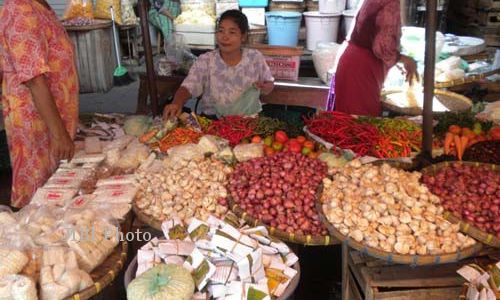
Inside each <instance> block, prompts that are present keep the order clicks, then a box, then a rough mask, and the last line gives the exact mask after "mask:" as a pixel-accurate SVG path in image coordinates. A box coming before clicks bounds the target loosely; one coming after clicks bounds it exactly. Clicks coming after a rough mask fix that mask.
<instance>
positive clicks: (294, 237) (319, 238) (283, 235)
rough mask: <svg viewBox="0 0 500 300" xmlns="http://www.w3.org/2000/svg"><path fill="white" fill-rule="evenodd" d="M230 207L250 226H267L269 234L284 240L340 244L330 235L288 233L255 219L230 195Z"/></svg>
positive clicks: (311, 243)
mask: <svg viewBox="0 0 500 300" xmlns="http://www.w3.org/2000/svg"><path fill="white" fill-rule="evenodd" d="M228 200H229V201H228V203H229V209H230V210H231V211H232V212H234V213H235V214H236V215H237V216H238V217H239V218H241V219H243V220H244V221H245V222H246V223H247V224H248V225H250V226H265V227H266V228H267V230H269V234H270V235H271V236H273V237H275V238H278V239H280V240H282V241H283V242H289V243H294V244H301V245H307V246H328V245H334V244H338V241H337V240H335V239H333V238H332V237H331V236H328V235H315V236H313V235H302V234H293V233H288V232H285V231H283V230H279V229H278V228H276V227H272V226H269V225H267V224H265V223H264V222H262V221H261V220H258V219H255V218H253V217H252V216H250V215H249V214H248V213H246V212H245V211H244V210H243V209H242V208H241V207H240V206H239V205H238V204H236V203H235V202H234V200H233V199H232V198H231V197H228Z"/></svg>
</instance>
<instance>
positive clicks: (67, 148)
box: [50, 129, 75, 161]
mask: <svg viewBox="0 0 500 300" xmlns="http://www.w3.org/2000/svg"><path fill="white" fill-rule="evenodd" d="M50 151H51V152H52V155H53V157H54V158H55V159H56V161H60V160H62V159H67V160H68V161H69V160H71V159H72V158H73V155H74V154H75V143H73V141H72V140H71V138H70V136H69V134H68V132H67V131H66V129H63V130H62V132H61V133H60V134H58V135H51V139H50Z"/></svg>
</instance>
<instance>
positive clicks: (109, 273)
mask: <svg viewBox="0 0 500 300" xmlns="http://www.w3.org/2000/svg"><path fill="white" fill-rule="evenodd" d="M127 250H128V244H127V242H126V241H123V242H121V243H120V244H119V245H118V246H116V248H115V249H114V250H113V253H111V254H110V255H109V256H108V258H106V260H105V261H104V262H103V263H102V264H101V265H100V266H99V267H97V268H96V269H95V270H94V271H92V273H91V274H90V276H91V277H92V279H93V280H94V284H93V285H92V286H90V287H88V288H86V289H85V290H83V291H81V292H79V293H77V294H74V295H72V296H71V297H68V298H66V300H69V299H73V300H85V299H90V298H92V297H93V296H95V295H97V294H99V293H100V292H101V291H102V290H103V289H104V288H105V287H107V286H108V285H110V284H111V283H112V282H113V281H114V280H115V278H116V276H117V275H118V274H119V273H120V271H121V270H122V269H123V266H124V264H125V263H126V261H127Z"/></svg>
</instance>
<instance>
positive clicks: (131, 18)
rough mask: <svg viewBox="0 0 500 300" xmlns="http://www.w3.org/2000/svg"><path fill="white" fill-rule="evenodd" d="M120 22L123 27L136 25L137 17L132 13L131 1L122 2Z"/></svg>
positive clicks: (132, 5) (123, 0) (124, 0)
mask: <svg viewBox="0 0 500 300" xmlns="http://www.w3.org/2000/svg"><path fill="white" fill-rule="evenodd" d="M122 21H123V25H135V24H137V16H136V15H135V12H134V4H133V3H132V1H131V0H122Z"/></svg>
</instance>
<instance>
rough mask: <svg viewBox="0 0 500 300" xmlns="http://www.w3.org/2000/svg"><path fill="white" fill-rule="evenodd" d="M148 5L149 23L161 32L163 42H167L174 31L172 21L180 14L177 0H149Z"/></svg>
mask: <svg viewBox="0 0 500 300" xmlns="http://www.w3.org/2000/svg"><path fill="white" fill-rule="evenodd" d="M150 3H151V7H150V9H149V12H148V19H149V22H150V23H151V24H153V26H155V27H156V28H158V29H159V30H161V33H162V34H163V38H164V39H165V40H169V39H170V35H171V34H172V31H173V30H174V26H173V24H174V23H173V22H174V19H175V18H177V16H178V15H179V14H180V12H181V7H180V3H179V0H150ZM158 43H159V41H158Z"/></svg>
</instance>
